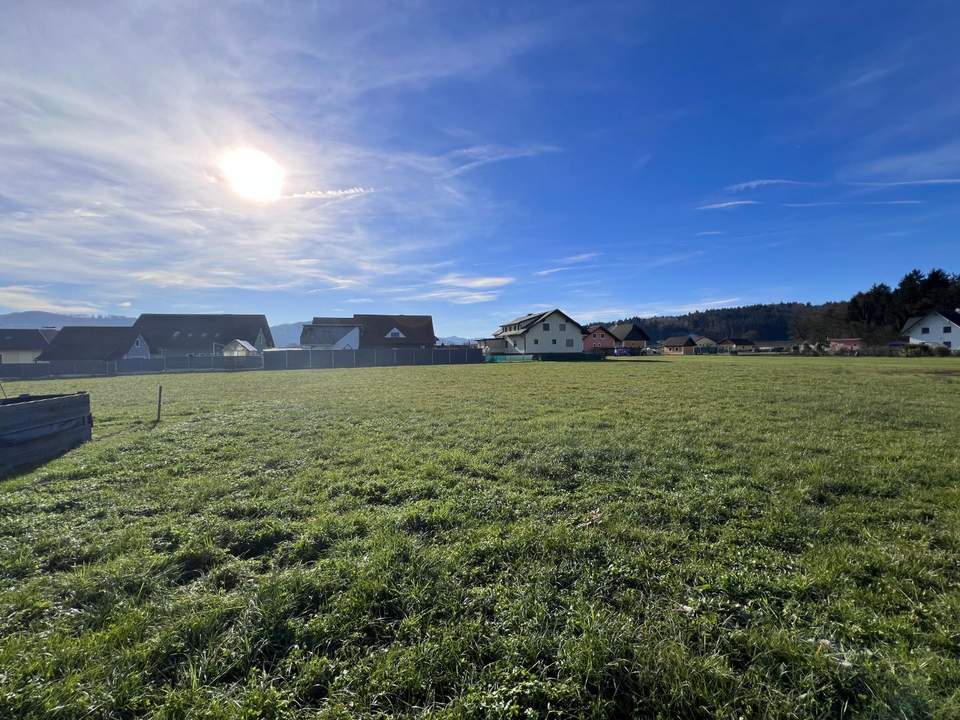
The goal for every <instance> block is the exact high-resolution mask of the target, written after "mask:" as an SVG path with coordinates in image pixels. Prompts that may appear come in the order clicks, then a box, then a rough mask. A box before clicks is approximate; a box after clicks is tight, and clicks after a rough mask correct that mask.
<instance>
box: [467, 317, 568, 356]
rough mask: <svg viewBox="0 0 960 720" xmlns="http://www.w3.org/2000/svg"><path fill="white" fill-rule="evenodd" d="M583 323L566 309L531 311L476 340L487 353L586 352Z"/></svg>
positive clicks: (552, 353) (537, 353) (541, 353)
mask: <svg viewBox="0 0 960 720" xmlns="http://www.w3.org/2000/svg"><path fill="white" fill-rule="evenodd" d="M583 333H584V330H583V327H582V326H581V325H580V324H579V323H578V322H577V321H576V320H574V319H573V318H571V317H570V316H569V315H567V314H566V313H564V312H563V311H561V310H559V309H556V310H548V311H546V312H535V313H528V314H527V315H521V316H520V317H518V318H514V319H513V320H511V321H510V322H508V323H504V324H503V325H501V326H500V328H499V329H498V330H497V331H496V332H495V333H494V334H493V337H491V338H483V339H481V340H478V341H477V343H478V345H480V347H481V348H482V349H483V351H484V352H485V353H488V354H494V355H497V354H506V355H517V354H520V355H557V354H570V353H582V352H583Z"/></svg>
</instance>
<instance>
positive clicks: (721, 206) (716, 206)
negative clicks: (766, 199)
mask: <svg viewBox="0 0 960 720" xmlns="http://www.w3.org/2000/svg"><path fill="white" fill-rule="evenodd" d="M762 204H763V203H761V202H759V201H757V200H728V201H727V202H718V203H711V204H710V205H701V206H700V207H698V208H697V210H728V209H730V208H735V207H743V206H744V205H762Z"/></svg>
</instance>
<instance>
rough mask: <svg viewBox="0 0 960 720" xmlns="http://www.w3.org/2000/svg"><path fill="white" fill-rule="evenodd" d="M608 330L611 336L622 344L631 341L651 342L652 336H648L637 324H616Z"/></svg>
mask: <svg viewBox="0 0 960 720" xmlns="http://www.w3.org/2000/svg"><path fill="white" fill-rule="evenodd" d="M607 329H608V330H609V331H610V334H611V335H613V336H614V337H615V338H616V339H617V340H619V341H620V342H627V341H630V340H634V341H636V340H646V341H647V342H650V336H649V335H647V334H646V333H645V332H644V331H643V328H641V327H640V326H639V325H637V324H636V323H627V322H624V323H616V324H615V325H611V326H610V327H609V328H607Z"/></svg>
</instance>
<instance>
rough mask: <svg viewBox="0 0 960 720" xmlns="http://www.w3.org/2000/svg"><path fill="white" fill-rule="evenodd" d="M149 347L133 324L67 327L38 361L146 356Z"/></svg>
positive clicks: (148, 352)
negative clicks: (125, 325) (124, 325)
mask: <svg viewBox="0 0 960 720" xmlns="http://www.w3.org/2000/svg"><path fill="white" fill-rule="evenodd" d="M149 357H150V346H149V345H148V344H147V341H146V339H145V338H144V337H143V335H142V334H141V333H140V331H139V330H138V329H137V328H136V327H112V326H108V325H99V326H98V325H94V326H89V327H87V326H81V325H78V326H67V327H65V328H63V329H61V330H60V332H58V333H57V335H56V337H54V338H53V340H51V341H50V345H49V346H47V349H46V350H44V351H43V352H42V353H40V356H39V357H38V358H37V361H38V362H54V361H64V360H66V361H73V362H76V361H80V360H99V361H110V362H112V361H114V360H127V359H130V358H149Z"/></svg>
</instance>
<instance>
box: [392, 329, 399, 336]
mask: <svg viewBox="0 0 960 720" xmlns="http://www.w3.org/2000/svg"><path fill="white" fill-rule="evenodd" d="M390 337H400V331H399V330H391V331H390Z"/></svg>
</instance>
